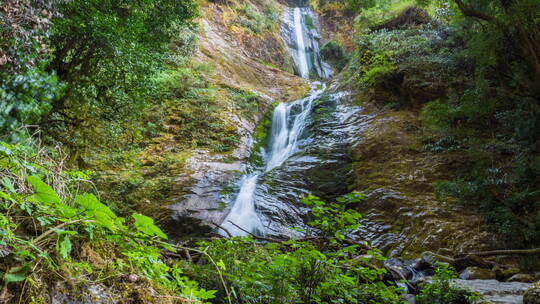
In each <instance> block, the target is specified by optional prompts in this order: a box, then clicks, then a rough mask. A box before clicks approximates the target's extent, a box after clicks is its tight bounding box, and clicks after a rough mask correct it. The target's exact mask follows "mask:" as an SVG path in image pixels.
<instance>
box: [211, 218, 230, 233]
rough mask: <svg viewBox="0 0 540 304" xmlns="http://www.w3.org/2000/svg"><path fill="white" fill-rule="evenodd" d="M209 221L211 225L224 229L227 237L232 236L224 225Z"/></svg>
mask: <svg viewBox="0 0 540 304" xmlns="http://www.w3.org/2000/svg"><path fill="white" fill-rule="evenodd" d="M211 223H212V225H214V226H216V227H217V228H219V229H221V230H223V231H225V233H226V234H227V235H228V236H229V237H233V236H232V234H231V233H230V232H229V230H227V229H226V228H225V227H223V226H221V225H218V224H216V223H214V222H211Z"/></svg>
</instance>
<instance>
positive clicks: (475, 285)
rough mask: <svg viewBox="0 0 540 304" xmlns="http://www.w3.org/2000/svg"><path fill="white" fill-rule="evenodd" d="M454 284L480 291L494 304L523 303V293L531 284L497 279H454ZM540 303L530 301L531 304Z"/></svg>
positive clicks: (486, 299) (484, 297)
mask: <svg viewBox="0 0 540 304" xmlns="http://www.w3.org/2000/svg"><path fill="white" fill-rule="evenodd" d="M452 285H453V286H458V287H461V288H465V289H468V290H471V291H474V292H477V293H479V294H480V295H481V296H482V299H483V300H484V301H489V302H491V303H493V304H522V303H523V294H524V293H525V291H526V290H527V288H529V287H530V286H531V284H528V283H520V282H499V281H496V280H452ZM536 303H538V304H540V302H530V303H529V304H536Z"/></svg>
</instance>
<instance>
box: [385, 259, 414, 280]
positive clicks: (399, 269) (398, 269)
mask: <svg viewBox="0 0 540 304" xmlns="http://www.w3.org/2000/svg"><path fill="white" fill-rule="evenodd" d="M384 268H386V270H388V272H390V274H391V275H392V278H393V280H395V281H399V280H403V279H407V280H408V279H410V278H411V277H412V275H413V273H412V271H411V269H410V268H409V267H407V266H405V264H404V263H403V262H402V261H401V260H399V259H388V260H386V261H384Z"/></svg>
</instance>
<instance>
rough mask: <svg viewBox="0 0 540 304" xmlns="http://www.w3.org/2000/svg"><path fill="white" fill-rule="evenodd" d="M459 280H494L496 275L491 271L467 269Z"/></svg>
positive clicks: (478, 268) (475, 268)
mask: <svg viewBox="0 0 540 304" xmlns="http://www.w3.org/2000/svg"><path fill="white" fill-rule="evenodd" d="M459 278H460V279H462V280H493V279H495V278H496V275H495V273H494V272H493V271H491V270H489V269H483V268H480V267H467V268H465V270H463V271H462V272H461V273H460V274H459Z"/></svg>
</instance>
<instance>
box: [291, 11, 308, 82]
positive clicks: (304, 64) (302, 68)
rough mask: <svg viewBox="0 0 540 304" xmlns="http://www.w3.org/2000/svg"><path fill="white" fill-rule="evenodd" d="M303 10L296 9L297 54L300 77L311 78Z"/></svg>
mask: <svg viewBox="0 0 540 304" xmlns="http://www.w3.org/2000/svg"><path fill="white" fill-rule="evenodd" d="M302 20H303V17H302V9H301V8H299V7H296V8H294V32H295V34H296V43H297V52H298V73H299V74H300V77H303V78H308V77H309V66H308V61H307V54H306V45H305V43H304V25H303V22H302Z"/></svg>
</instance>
